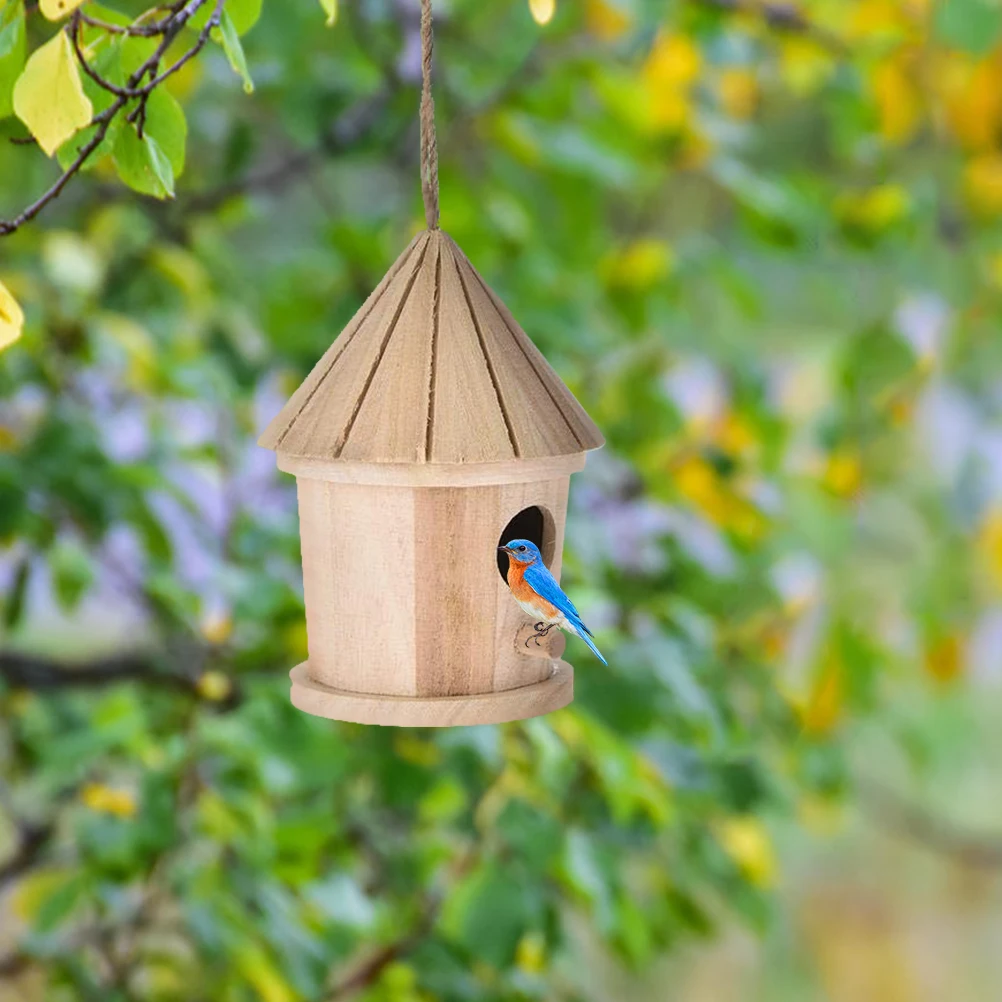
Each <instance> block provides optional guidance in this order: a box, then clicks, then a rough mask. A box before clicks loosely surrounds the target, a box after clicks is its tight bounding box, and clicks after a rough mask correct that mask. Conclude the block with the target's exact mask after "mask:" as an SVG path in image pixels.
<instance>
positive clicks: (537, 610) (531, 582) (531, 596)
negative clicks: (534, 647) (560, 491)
mask: <svg viewBox="0 0 1002 1002" xmlns="http://www.w3.org/2000/svg"><path fill="white" fill-rule="evenodd" d="M498 549H499V550H502V551H503V552H504V553H507V554H508V587H509V588H510V589H511V593H512V595H513V596H514V597H515V601H516V602H518V604H519V605H520V606H521V607H522V608H523V609H524V610H525V611H526V612H527V613H528V614H529V615H530V616H531V617H532V620H533V622H534V623H535V624H536V633H535V636H536V637H545V636H546V634H547V633H549V632H550V630H552V629H553V627H554V626H557V627H559V628H560V629H562V630H566V631H567V632H568V633H573V634H575V635H577V636H579V637H580V638H581V639H582V640H583V641H584V642H585V643H586V644H587V645H588V646H589V647H590V648H591V649H592V651H593V652H594V654H595V657H597V658H598V659H599V661H601V662H602V664H604V665H607V664H608V663H609V662H608V661H606V660H605V658H604V657H602V653H601V651H599V649H598V648H597V647H596V646H595V641H593V640H592V639H591V636H592V634H591V630H589V629H588V627H587V626H585V625H584V621H583V620H582V619H581V615H580V613H579V612H578V611H577V609H575V608H574V603H573V602H572V601H571V600H570V599H569V598H568V597H567V596H566V595H565V594H564V593H563V591H561V589H560V585H558V584H557V582H556V579H555V578H554V577H553V575H552V574H551V573H550V572H549V570H548V569H547V567H546V564H544V563H543V557H542V555H541V554H540V552H539V549H538V547H537V546H536V544H535V543H533V542H531V541H530V540H528V539H513V540H511V542H509V543H508V544H507V546H499V547H498ZM529 639H530V640H531V639H532V638H531V637H530V638H529ZM528 642H529V641H528V640H527V641H526V645H528Z"/></svg>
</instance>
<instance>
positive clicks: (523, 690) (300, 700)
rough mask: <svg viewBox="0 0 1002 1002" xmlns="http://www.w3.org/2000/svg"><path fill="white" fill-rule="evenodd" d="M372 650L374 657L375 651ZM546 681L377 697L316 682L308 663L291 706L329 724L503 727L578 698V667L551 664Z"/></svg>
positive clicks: (300, 668) (299, 669) (297, 678)
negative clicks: (500, 689)
mask: <svg viewBox="0 0 1002 1002" xmlns="http://www.w3.org/2000/svg"><path fill="white" fill-rule="evenodd" d="M376 650H377V649H376V648H373V653H374V654H375V653H376ZM545 663H546V664H547V666H548V670H547V671H546V673H545V675H544V677H543V678H542V679H541V680H540V681H538V682H534V683H532V684H531V685H525V686H521V687H520V688H517V689H507V690H505V691H504V692H489V693H478V694H475V695H470V696H438V697H433V696H432V697H411V698H407V697H401V696H373V695H365V694H362V693H356V692H348V691H344V690H339V689H334V688H331V687H330V686H326V685H324V684H323V683H320V682H317V681H316V680H315V679H314V677H313V673H312V672H311V671H310V668H309V663H308V662H307V663H304V664H301V665H297V666H296V667H295V668H293V669H292V671H291V672H290V677H291V679H292V703H293V705H294V706H296V707H298V708H299V709H300V710H303V711H304V712H306V713H311V714H313V715H314V716H316V717H326V718H328V719H330V720H346V721H350V722H352V723H356V724H380V725H382V726H384V727H457V726H464V725H476V724H502V723H505V722H506V721H509V720H526V719H528V718H529V717H538V716H539V715H540V714H543V713H551V712H552V711H554V710H559V709H560V708H561V707H564V706H566V705H567V704H568V703H569V702H570V701H571V700H572V699H573V698H574V669H573V668H572V667H571V666H570V665H569V664H568V663H567V662H566V661H547V662H545Z"/></svg>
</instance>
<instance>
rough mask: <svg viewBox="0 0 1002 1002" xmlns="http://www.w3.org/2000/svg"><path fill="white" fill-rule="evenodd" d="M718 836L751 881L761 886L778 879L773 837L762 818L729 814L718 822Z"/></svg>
mask: <svg viewBox="0 0 1002 1002" xmlns="http://www.w3.org/2000/svg"><path fill="white" fill-rule="evenodd" d="M717 840H718V841H719V842H720V845H721V847H722V848H723V850H724V852H726V853H727V855H728V856H730V857H731V859H732V860H734V862H735V863H736V864H737V866H738V869H739V870H740V871H741V872H742V873H743V874H744V876H745V877H746V878H747V879H748V880H749V881H750V882H751V883H753V884H755V885H756V886H757V887H772V886H773V885H774V884H775V883H776V871H777V865H776V854H775V851H774V849H773V845H772V839H771V838H770V837H769V833H768V831H766V828H765V825H763V824H762V822H761V821H759V819H758V818H755V817H735V818H728V819H727V820H726V821H723V822H721V823H720V824H719V825H718V826H717Z"/></svg>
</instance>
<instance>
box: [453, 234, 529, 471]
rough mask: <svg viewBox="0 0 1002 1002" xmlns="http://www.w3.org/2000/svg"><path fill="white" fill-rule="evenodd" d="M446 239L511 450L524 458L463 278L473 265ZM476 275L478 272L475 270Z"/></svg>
mask: <svg viewBox="0 0 1002 1002" xmlns="http://www.w3.org/2000/svg"><path fill="white" fill-rule="evenodd" d="M446 239H448V241H449V243H451V244H452V246H453V247H455V248H456V250H458V251H459V256H458V257H457V256H456V254H455V253H454V254H453V261H454V262H455V264H456V275H457V276H458V277H459V286H460V288H461V289H462V290H463V297H464V298H465V299H466V309H467V310H468V311H469V314H470V320H471V322H472V323H473V329H474V331H476V334H477V343H478V344H479V346H480V353H481V354H482V355H483V356H484V362H485V363H486V365H487V374H488V375H489V376H490V379H491V386H493V387H494V396H495V397H496V398H497V404H498V410H500V411H501V417H502V418H504V425H505V430H506V431H507V432H508V441H509V442H510V443H511V451H512V452H513V453H514V456H515V458H516V459H521V458H522V450H521V448H520V447H519V444H518V439H516V437H515V429H514V427H513V426H512V423H511V415H510V414H509V413H508V407H507V405H506V404H505V402H504V396H503V395H502V393H501V385H500V384H499V383H498V377H497V372H496V371H495V369H494V362H493V361H492V359H491V356H490V354H489V353H488V351H487V344H486V342H485V340H484V333H483V331H482V330H481V329H480V321H479V320H478V319H477V314H476V311H475V310H474V309H473V301H472V300H471V299H470V290H469V289H468V288H467V285H466V279H465V278H463V266H464V265H465V266H467V267H469V268H470V269H471V270H473V265H472V264H470V262H469V260H467V258H466V255H465V254H464V253H463V252H462V250H460V248H459V246H458V245H457V244H456V243H455V241H454V240H453V239H452V237H450V236H449V235H448V234H446ZM474 275H476V272H474Z"/></svg>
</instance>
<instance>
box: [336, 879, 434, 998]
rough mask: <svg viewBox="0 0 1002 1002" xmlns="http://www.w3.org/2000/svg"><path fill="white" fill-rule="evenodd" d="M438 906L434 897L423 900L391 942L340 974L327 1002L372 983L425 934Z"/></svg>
mask: <svg viewBox="0 0 1002 1002" xmlns="http://www.w3.org/2000/svg"><path fill="white" fill-rule="evenodd" d="M438 909H439V902H438V901H437V899H429V900H428V901H427V902H426V903H425V906H424V908H423V909H422V912H421V917H420V918H419V919H418V922H417V924H416V925H415V927H414V928H413V929H411V930H410V931H409V932H407V933H405V934H404V935H403V936H401V937H399V938H398V939H395V940H393V942H391V943H387V944H386V945H385V946H382V947H380V948H379V949H378V950H376V952H375V953H373V954H372V955H371V956H370V957H368V958H366V959H365V960H364V961H362V962H361V963H360V964H359V965H358V966H357V967H356V968H355V969H354V970H352V971H349V972H348V973H347V974H346V975H344V977H342V978H341V980H340V981H338V982H337V984H335V986H334V987H333V989H332V990H331V993H330V995H328V996H327V1002H341V1000H343V999H350V998H351V997H352V996H353V995H357V994H358V993H359V992H360V991H363V990H364V989H366V988H368V987H369V986H370V985H373V984H375V982H376V981H378V980H379V976H380V975H381V974H382V973H383V971H384V970H385V969H386V968H387V967H388V966H389V965H390V964H392V963H393V961H395V960H399V959H400V958H401V957H403V956H406V955H407V954H408V953H409V952H410V951H411V950H413V949H414V947H416V946H417V945H418V944H419V943H420V942H421V940H423V939H424V938H425V936H427V935H428V933H429V932H430V931H431V928H432V926H433V925H434V924H435V919H436V918H437V917H438Z"/></svg>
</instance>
